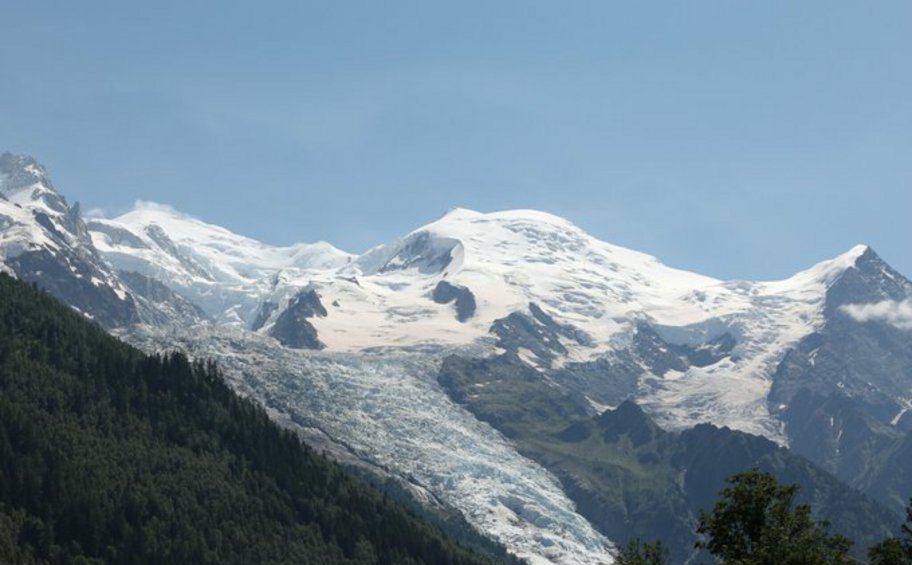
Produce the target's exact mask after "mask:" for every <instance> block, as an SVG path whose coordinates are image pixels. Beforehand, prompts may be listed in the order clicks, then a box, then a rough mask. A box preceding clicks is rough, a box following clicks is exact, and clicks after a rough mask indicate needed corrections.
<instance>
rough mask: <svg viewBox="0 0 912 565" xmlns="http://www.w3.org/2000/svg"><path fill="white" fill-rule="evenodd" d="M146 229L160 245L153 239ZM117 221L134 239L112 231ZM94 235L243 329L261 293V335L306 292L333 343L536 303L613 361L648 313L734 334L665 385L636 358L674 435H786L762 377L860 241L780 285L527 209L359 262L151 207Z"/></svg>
mask: <svg viewBox="0 0 912 565" xmlns="http://www.w3.org/2000/svg"><path fill="white" fill-rule="evenodd" d="M156 226H158V227H160V228H161V230H162V231H163V232H164V233H165V234H167V237H168V241H165V242H164V243H163V242H162V240H163V238H161V237H154V236H150V233H151V234H154V233H155V232H156V229H155V227H156ZM114 228H117V229H118V230H122V231H123V232H125V233H129V234H131V235H132V237H131V238H128V237H124V236H123V235H121V236H120V237H112V234H115V233H119V232H115V231H114ZM90 230H91V232H92V237H93V241H94V242H95V245H96V246H97V247H98V248H99V250H100V251H101V253H102V254H103V256H104V257H105V258H106V259H107V260H108V261H109V262H110V263H112V264H113V265H114V266H115V267H116V268H117V269H121V270H137V271H139V272H142V273H144V274H148V275H150V276H153V277H156V278H158V279H160V280H163V281H164V282H166V284H168V285H169V286H170V287H171V288H172V289H173V290H175V291H176V292H178V293H179V294H182V295H183V296H184V297H186V298H187V299H189V300H191V301H193V302H195V303H196V304H198V305H200V306H201V307H203V309H204V310H206V311H207V313H208V314H209V315H210V316H212V318H213V319H214V320H216V321H217V322H218V323H220V324H222V325H225V324H228V325H233V326H235V327H239V328H243V327H250V325H251V323H252V322H253V320H254V318H256V317H257V315H258V313H259V312H260V311H261V307H262V305H263V304H264V303H267V302H268V303H272V304H275V305H276V308H275V310H274V312H273V313H272V315H271V316H270V317H269V318H268V319H267V320H266V321H265V323H264V324H263V327H262V328H261V329H260V330H259V332H260V333H268V332H269V331H270V328H271V325H272V324H273V323H274V322H275V320H276V318H277V317H278V316H279V315H280V314H281V312H282V311H283V310H284V308H285V307H286V306H287V305H288V304H289V302H290V301H291V300H292V299H293V298H294V296H296V295H297V293H299V292H300V291H301V290H303V289H314V290H315V291H316V292H317V293H318V295H319V296H320V299H321V302H322V304H323V306H324V307H325V308H326V310H327V312H328V315H327V316H326V317H320V318H313V319H311V320H310V323H312V324H313V326H314V327H315V328H316V330H317V333H318V335H319V339H320V341H322V342H323V343H324V344H326V346H327V348H328V350H329V351H335V352H348V353H357V352H359V351H364V350H369V349H372V348H377V347H387V348H388V347H401V348H411V347H416V346H435V347H442V346H446V347H468V346H471V345H473V344H479V343H483V342H485V341H486V340H488V339H489V332H490V328H491V325H492V324H493V323H494V322H495V321H496V320H498V319H501V318H504V317H506V316H508V315H509V314H511V313H513V312H525V311H527V310H528V306H529V304H530V303H534V304H537V305H538V306H540V307H541V308H542V309H543V310H544V311H545V312H547V313H548V314H549V315H550V316H552V317H553V318H554V319H555V321H557V322H558V323H561V324H568V325H571V326H573V327H575V328H577V329H579V330H581V331H582V332H584V333H585V334H586V335H587V336H588V337H589V338H590V339H588V340H587V342H586V344H585V345H580V344H579V343H574V342H572V341H571V342H568V343H566V344H564V345H565V346H566V347H567V348H568V350H569V354H568V355H567V356H566V359H564V361H568V360H572V361H584V360H594V359H598V358H604V357H610V356H611V355H612V353H613V352H616V351H618V350H620V349H623V348H625V347H627V346H629V343H630V340H631V336H632V335H633V333H634V328H635V327H636V325H637V324H638V323H641V322H644V321H645V322H648V323H649V324H650V325H651V326H653V327H654V328H655V329H656V330H657V331H658V332H659V333H660V335H661V336H662V337H663V338H664V339H665V340H666V341H668V342H669V343H673V344H700V343H705V342H707V341H709V340H712V339H714V338H717V337H719V336H721V335H722V334H724V333H729V334H731V335H733V336H734V337H735V338H736V340H737V346H736V349H735V351H734V355H733V356H732V359H730V360H726V361H722V362H720V363H718V364H715V365H712V366H709V367H691V368H690V369H688V370H687V371H686V372H684V373H683V374H681V375H676V376H675V378H673V379H666V378H663V377H661V376H657V375H651V374H649V372H648V370H647V369H645V368H644V374H643V379H642V383H641V388H640V391H639V393H638V394H637V398H636V400H637V402H638V403H640V404H641V405H642V406H644V408H646V409H647V410H648V411H649V412H650V414H651V415H652V416H653V417H655V418H656V420H657V421H658V422H659V423H660V424H661V425H662V426H664V427H666V428H669V429H680V428H685V427H689V426H693V425H694V424H697V423H700V422H707V421H708V422H713V423H715V424H717V425H722V426H729V427H731V428H734V429H738V430H743V431H746V432H751V433H755V434H760V435H764V436H766V437H768V438H771V439H773V440H775V441H777V442H779V443H782V444H785V443H786V440H785V436H784V434H783V431H782V429H781V425H780V423H779V422H778V421H777V420H776V418H775V417H774V416H773V415H771V414H770V413H769V409H768V407H767V403H766V397H767V395H768V393H769V389H770V376H771V373H772V371H773V370H774V368H775V366H776V365H777V364H778V362H779V361H780V360H781V356H782V355H783V353H784V352H785V351H786V350H787V349H788V347H789V346H790V345H792V344H794V343H796V342H797V341H799V340H800V339H802V338H803V337H805V336H807V335H808V334H810V333H812V332H813V331H815V330H816V329H818V328H819V327H820V325H821V324H822V320H823V316H822V309H823V303H824V298H825V295H826V289H827V287H828V284H829V283H830V282H831V281H833V280H834V279H835V278H836V277H838V275H839V274H840V273H842V272H844V271H845V270H846V269H848V268H851V267H852V265H854V262H855V260H856V259H857V258H858V257H859V256H860V255H861V254H862V253H864V251H865V249H866V247H865V246H856V247H854V248H853V249H851V250H849V251H848V252H847V253H845V254H844V255H841V256H839V257H837V258H835V259H833V260H830V261H824V262H822V263H820V264H819V265H816V266H814V267H812V268H811V269H808V270H807V271H803V272H801V273H798V274H797V275H795V276H793V277H791V278H789V279H786V280H782V281H771V282H754V281H720V280H717V279H714V278H710V277H705V276H703V275H699V274H696V273H691V272H687V271H682V270H679V269H673V268H671V267H668V266H666V265H663V264H662V263H661V262H660V261H659V260H658V259H656V258H655V257H652V256H650V255H646V254H643V253H639V252H636V251H632V250H629V249H625V248H623V247H619V246H615V245H612V244H609V243H605V242H603V241H600V240H598V239H595V238H593V237H592V236H590V235H588V234H587V233H585V232H584V231H583V230H581V229H580V228H579V227H577V226H575V225H573V224H572V223H570V222H568V221H567V220H564V219H562V218H559V217H557V216H553V215H551V214H547V213H544V212H538V211H533V210H513V211H507V212H496V213H490V214H482V213H479V212H474V211H471V210H465V209H461V208H457V209H454V210H451V211H450V212H448V213H447V214H445V215H444V216H442V217H441V218H440V219H438V220H437V221H435V222H432V223H430V224H428V225H426V226H423V227H420V228H418V229H416V230H415V231H413V232H411V233H409V234H407V235H405V236H404V237H402V238H400V239H397V240H395V241H392V242H390V243H387V244H384V245H381V246H378V247H376V248H374V249H372V250H370V251H368V252H366V253H364V254H362V255H360V256H354V255H350V254H347V253H344V252H342V251H339V250H337V249H335V248H333V247H331V246H329V245H328V244H324V243H318V244H314V245H306V244H301V245H296V246H291V247H285V248H274V247H270V246H267V245H265V244H261V243H259V242H256V241H254V240H251V239H249V238H245V237H242V236H238V235H235V234H232V233H231V232H229V231H227V230H224V229H223V228H219V227H216V226H211V225H209V224H205V223H204V222H201V221H199V220H196V219H193V218H190V217H188V216H185V215H183V214H180V213H178V212H176V211H174V210H173V209H171V208H169V207H167V206H161V205H156V204H149V203H140V204H138V205H137V208H136V209H135V210H133V211H132V212H129V213H127V214H125V215H123V216H120V217H119V218H115V219H111V220H95V221H93V222H92V223H91V224H90ZM137 242H139V243H137ZM441 281H446V282H448V283H450V284H452V285H457V286H459V287H464V288H466V289H468V290H469V291H471V293H472V294H473V296H474V298H475V301H476V304H477V306H476V310H475V312H474V315H473V316H472V317H471V318H469V319H468V320H467V321H464V322H460V321H459V320H457V318H456V316H455V314H454V311H453V307H452V305H451V304H438V303H436V302H434V301H433V300H432V299H431V296H432V294H433V291H434V288H435V287H436V286H437V284H439V283H440V282H441ZM528 361H529V363H530V364H533V365H535V364H536V363H537V360H536V359H534V358H528Z"/></svg>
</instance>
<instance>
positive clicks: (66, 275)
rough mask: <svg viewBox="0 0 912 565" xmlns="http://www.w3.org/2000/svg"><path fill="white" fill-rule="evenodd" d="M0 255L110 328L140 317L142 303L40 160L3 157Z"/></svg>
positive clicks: (19, 273) (0, 166)
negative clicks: (122, 280)
mask: <svg viewBox="0 0 912 565" xmlns="http://www.w3.org/2000/svg"><path fill="white" fill-rule="evenodd" d="M0 258H2V259H3V262H4V264H5V266H6V268H7V269H9V271H10V272H13V273H15V274H16V276H17V277H18V278H20V279H22V280H25V281H29V282H34V283H37V284H41V285H42V286H43V287H45V288H47V289H48V290H49V291H50V292H52V293H53V294H54V295H55V296H58V297H59V298H60V299H61V300H63V301H64V302H66V303H67V304H70V305H71V306H73V307H74V308H77V309H78V310H80V311H81V312H83V313H86V314H87V315H90V316H91V317H92V318H93V319H95V320H96V321H98V323H100V324H101V325H103V326H105V327H115V326H123V325H127V324H130V323H135V322H138V321H139V316H138V312H137V307H136V304H135V302H134V300H133V298H132V296H130V295H129V294H128V293H127V291H126V289H125V287H124V285H123V284H121V283H120V281H119V280H118V279H117V277H116V276H115V275H114V274H113V273H112V272H111V269H110V268H109V266H108V265H107V263H106V262H105V261H103V260H102V259H101V257H100V256H99V255H98V253H97V251H96V250H95V248H94V246H93V245H92V243H91V238H90V237H89V232H88V230H87V228H86V225H85V223H84V222H83V221H82V217H81V216H80V212H79V204H78V203H77V204H75V205H73V206H70V205H69V204H67V201H66V199H64V198H63V196H61V195H60V194H59V193H58V192H57V191H56V189H55V188H54V186H53V184H51V181H50V178H49V177H48V175H47V171H46V170H45V169H44V167H42V166H41V165H39V164H38V163H37V162H36V161H35V160H34V159H32V158H30V157H25V156H21V155H12V154H10V153H3V154H2V155H0Z"/></svg>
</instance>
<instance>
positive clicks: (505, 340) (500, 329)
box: [491, 304, 589, 365]
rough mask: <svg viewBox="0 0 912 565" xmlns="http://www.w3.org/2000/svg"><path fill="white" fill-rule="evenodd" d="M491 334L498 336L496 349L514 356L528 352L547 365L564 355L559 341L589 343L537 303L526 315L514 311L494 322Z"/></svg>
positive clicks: (576, 330)
mask: <svg viewBox="0 0 912 565" xmlns="http://www.w3.org/2000/svg"><path fill="white" fill-rule="evenodd" d="M491 333H492V334H494V335H495V336H497V347H500V348H502V349H504V350H506V351H509V352H511V353H514V354H519V353H520V352H522V351H523V350H525V351H528V352H531V353H532V354H534V355H535V357H537V358H538V359H539V360H540V361H541V362H542V363H543V364H546V365H550V364H551V362H552V361H553V360H554V359H555V358H556V357H558V356H561V355H566V354H567V347H566V346H565V345H564V344H563V343H561V339H565V340H570V341H572V342H575V343H577V344H579V345H586V344H588V343H589V336H587V335H586V334H585V332H583V331H581V330H579V329H577V328H574V327H573V326H569V325H565V324H559V323H557V322H556V321H554V318H552V317H551V316H549V315H548V314H547V313H545V311H544V310H542V309H541V308H540V307H539V306H538V305H537V304H529V313H528V314H526V313H523V312H514V313H512V314H510V315H509V316H507V317H506V318H502V319H500V320H496V321H495V322H494V324H492V325H491Z"/></svg>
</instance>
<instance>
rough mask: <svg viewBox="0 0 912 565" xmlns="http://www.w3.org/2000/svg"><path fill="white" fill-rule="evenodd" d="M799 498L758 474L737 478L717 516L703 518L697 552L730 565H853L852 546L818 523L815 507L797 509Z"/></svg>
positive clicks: (714, 513) (769, 477) (792, 490)
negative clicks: (706, 553)
mask: <svg viewBox="0 0 912 565" xmlns="http://www.w3.org/2000/svg"><path fill="white" fill-rule="evenodd" d="M797 493H798V486H797V485H781V484H779V482H778V481H777V480H776V478H775V477H774V476H772V475H770V474H768V473H762V472H760V471H758V470H753V471H749V472H747V473H740V474H738V475H735V476H733V477H731V478H730V479H729V486H728V487H726V488H725V489H724V490H723V491H722V493H721V497H720V499H719V501H718V502H716V505H715V507H714V508H713V510H712V512H709V513H705V512H704V513H703V514H702V515H701V516H700V526H699V528H698V530H697V532H698V533H699V534H700V535H701V536H702V539H701V541H699V542H698V543H697V547H698V548H704V549H706V550H708V551H709V552H710V553H711V554H713V555H714V556H715V557H716V558H717V559H718V560H719V562H720V563H722V564H724V565H836V564H843V563H846V564H848V563H853V561H852V560H851V558H849V557H848V552H849V548H850V547H851V542H849V541H848V540H847V539H846V538H845V537H843V536H839V535H830V534H829V533H828V531H827V530H828V526H827V524H826V523H820V522H815V521H813V520H812V519H811V508H810V507H809V506H807V505H804V504H802V505H797V506H796V505H795V495H796V494H797Z"/></svg>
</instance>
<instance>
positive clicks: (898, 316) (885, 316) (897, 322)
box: [841, 298, 912, 330]
mask: <svg viewBox="0 0 912 565" xmlns="http://www.w3.org/2000/svg"><path fill="white" fill-rule="evenodd" d="M841 309H842V311H843V312H845V313H846V314H848V315H849V316H851V317H852V318H854V319H855V320H856V321H859V322H886V323H888V324H891V325H893V326H895V327H897V328H899V329H901V330H912V299H908V298H907V299H906V300H902V301H898V300H884V301H882V302H875V303H873V304H848V305H846V306H843V307H842V308H841Z"/></svg>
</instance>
